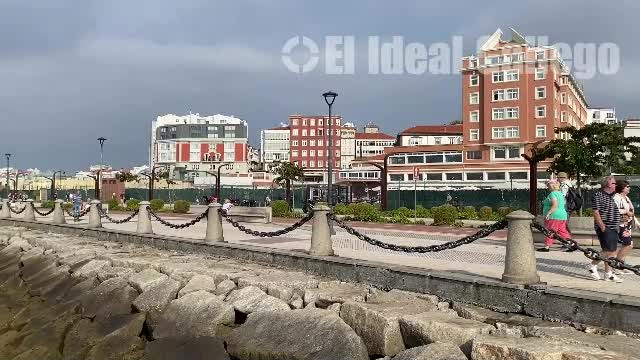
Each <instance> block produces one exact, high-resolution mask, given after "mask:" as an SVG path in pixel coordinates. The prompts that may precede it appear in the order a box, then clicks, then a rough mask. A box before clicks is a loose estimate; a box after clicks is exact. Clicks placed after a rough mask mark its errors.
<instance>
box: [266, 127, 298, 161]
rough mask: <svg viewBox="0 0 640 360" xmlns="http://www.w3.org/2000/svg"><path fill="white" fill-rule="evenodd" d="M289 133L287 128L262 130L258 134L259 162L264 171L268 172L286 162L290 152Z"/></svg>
mask: <svg viewBox="0 0 640 360" xmlns="http://www.w3.org/2000/svg"><path fill="white" fill-rule="evenodd" d="M290 136H291V132H290V130H289V126H286V125H282V126H279V127H275V128H271V129H266V130H262V131H261V132H260V162H261V163H262V164H263V167H264V170H265V171H270V170H271V169H272V168H273V167H274V165H275V164H277V163H278V162H281V161H284V162H288V161H289V159H290V152H291V138H290Z"/></svg>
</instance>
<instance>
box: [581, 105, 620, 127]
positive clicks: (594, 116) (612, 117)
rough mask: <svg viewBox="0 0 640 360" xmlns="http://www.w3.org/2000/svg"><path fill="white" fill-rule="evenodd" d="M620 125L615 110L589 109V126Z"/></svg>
mask: <svg viewBox="0 0 640 360" xmlns="http://www.w3.org/2000/svg"><path fill="white" fill-rule="evenodd" d="M591 123H601V124H619V123H620V121H618V118H617V117H616V109H614V108H589V109H587V124H591Z"/></svg>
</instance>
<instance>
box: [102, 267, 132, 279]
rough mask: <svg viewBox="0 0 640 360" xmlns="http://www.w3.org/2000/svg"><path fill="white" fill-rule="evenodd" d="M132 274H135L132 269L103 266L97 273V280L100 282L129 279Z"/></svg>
mask: <svg viewBox="0 0 640 360" xmlns="http://www.w3.org/2000/svg"><path fill="white" fill-rule="evenodd" d="M133 274H135V272H134V271H133V270H132V269H129V268H125V267H119V266H116V267H111V266H105V267H103V268H102V269H100V270H98V272H97V275H98V280H100V281H105V280H109V279H112V278H115V277H121V278H123V279H129V278H130V277H131V276H132V275H133Z"/></svg>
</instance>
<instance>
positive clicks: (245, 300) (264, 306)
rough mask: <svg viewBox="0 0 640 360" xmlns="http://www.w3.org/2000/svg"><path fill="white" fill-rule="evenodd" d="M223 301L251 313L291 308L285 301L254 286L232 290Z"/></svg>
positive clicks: (243, 311) (242, 311)
mask: <svg viewBox="0 0 640 360" xmlns="http://www.w3.org/2000/svg"><path fill="white" fill-rule="evenodd" d="M225 301H226V302H228V303H230V304H231V305H232V306H233V307H234V308H235V309H236V310H238V311H239V312H241V313H244V314H251V313H253V312H256V311H285V310H290V309H291V308H290V307H289V305H287V303H286V302H284V301H282V300H280V299H278V298H275V297H273V296H269V295H267V294H266V293H265V292H264V291H262V290H260V289H259V288H257V287H255V286H247V287H245V288H242V289H240V290H233V291H232V292H231V293H230V294H229V295H228V296H227V298H226V300H225Z"/></svg>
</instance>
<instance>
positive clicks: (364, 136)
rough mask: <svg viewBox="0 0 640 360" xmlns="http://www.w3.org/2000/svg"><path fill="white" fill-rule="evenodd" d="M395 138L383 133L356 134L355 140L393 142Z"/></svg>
mask: <svg viewBox="0 0 640 360" xmlns="http://www.w3.org/2000/svg"><path fill="white" fill-rule="evenodd" d="M395 138H396V137H395V136H392V135H389V134H385V133H356V139H371V140H393V139H395Z"/></svg>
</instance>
